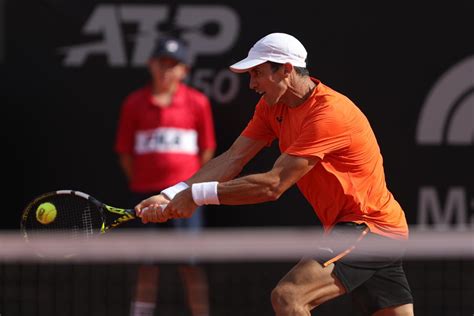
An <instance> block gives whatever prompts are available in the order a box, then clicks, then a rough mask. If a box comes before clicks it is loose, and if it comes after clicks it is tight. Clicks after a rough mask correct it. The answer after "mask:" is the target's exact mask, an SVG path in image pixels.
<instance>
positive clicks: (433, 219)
mask: <svg viewBox="0 0 474 316" xmlns="http://www.w3.org/2000/svg"><path fill="white" fill-rule="evenodd" d="M418 204H419V205H418V221H417V222H418V226H417V227H418V228H419V229H422V230H428V228H430V229H431V228H433V229H435V230H439V231H446V230H452V229H455V230H457V231H464V230H467V229H474V215H471V218H469V214H468V213H469V204H470V206H471V211H472V207H473V200H471V202H470V203H469V201H468V197H467V193H466V190H465V189H464V188H462V187H451V188H449V190H448V191H447V196H446V199H445V203H444V207H443V206H442V205H441V202H440V199H439V193H438V191H437V190H436V188H435V187H432V186H426V187H422V188H421V189H420V191H419V195H418ZM469 222H470V226H471V227H469V225H468V223H469ZM430 223H432V224H431V225H430Z"/></svg>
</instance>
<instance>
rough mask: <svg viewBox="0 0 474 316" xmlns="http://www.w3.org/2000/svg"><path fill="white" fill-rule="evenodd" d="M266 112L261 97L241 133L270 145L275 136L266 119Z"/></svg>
mask: <svg viewBox="0 0 474 316" xmlns="http://www.w3.org/2000/svg"><path fill="white" fill-rule="evenodd" d="M267 116H268V113H267V109H266V106H265V104H264V103H263V102H262V99H260V101H259V102H258V103H257V105H256V107H255V111H254V114H253V117H252V119H251V120H250V121H249V123H248V124H247V126H246V127H245V129H244V130H243V131H242V133H241V135H242V136H246V137H249V138H253V139H257V140H263V141H265V142H266V146H270V145H271V143H272V142H273V140H274V139H275V138H276V137H277V136H276V135H275V132H274V131H273V129H272V128H271V126H270V124H269V123H268V119H267Z"/></svg>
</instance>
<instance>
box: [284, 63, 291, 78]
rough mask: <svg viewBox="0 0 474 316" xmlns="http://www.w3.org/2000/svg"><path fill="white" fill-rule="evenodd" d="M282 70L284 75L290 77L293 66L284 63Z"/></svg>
mask: <svg viewBox="0 0 474 316" xmlns="http://www.w3.org/2000/svg"><path fill="white" fill-rule="evenodd" d="M282 68H283V74H284V75H285V76H289V75H290V74H291V72H292V71H293V65H292V64H290V63H284V64H283V67H282Z"/></svg>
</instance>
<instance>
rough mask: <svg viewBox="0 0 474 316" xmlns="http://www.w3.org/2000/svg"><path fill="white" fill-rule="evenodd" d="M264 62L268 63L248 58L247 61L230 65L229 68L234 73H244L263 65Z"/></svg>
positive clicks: (243, 60)
mask: <svg viewBox="0 0 474 316" xmlns="http://www.w3.org/2000/svg"><path fill="white" fill-rule="evenodd" d="M264 62H266V60H262V59H256V58H249V57H247V58H245V59H242V60H241V61H239V62H236V63H235V64H233V65H230V66H229V68H230V70H231V71H233V72H236V73H243V72H247V71H249V70H250V69H251V68H253V67H255V66H258V65H261V64H263V63H264Z"/></svg>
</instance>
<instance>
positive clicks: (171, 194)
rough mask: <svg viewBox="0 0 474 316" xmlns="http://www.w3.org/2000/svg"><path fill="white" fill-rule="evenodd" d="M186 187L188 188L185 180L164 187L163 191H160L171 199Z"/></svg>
mask: <svg viewBox="0 0 474 316" xmlns="http://www.w3.org/2000/svg"><path fill="white" fill-rule="evenodd" d="M187 188H189V185H187V184H186V183H185V182H180V183H177V184H175V185H173V186H172V187H169V188H166V189H164V190H163V191H161V194H163V195H164V196H166V197H167V198H168V199H170V200H172V199H173V198H174V196H175V195H176V194H178V193H179V192H181V191H183V190H186V189H187Z"/></svg>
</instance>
